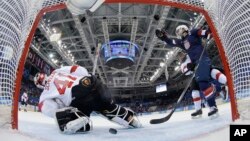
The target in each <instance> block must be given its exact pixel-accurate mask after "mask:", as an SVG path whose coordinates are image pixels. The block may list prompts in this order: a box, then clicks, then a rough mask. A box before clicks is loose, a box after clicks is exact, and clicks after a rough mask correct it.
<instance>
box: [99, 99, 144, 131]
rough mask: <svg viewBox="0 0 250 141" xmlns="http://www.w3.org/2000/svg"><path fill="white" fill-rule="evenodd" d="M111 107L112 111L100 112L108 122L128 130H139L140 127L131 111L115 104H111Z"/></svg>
mask: <svg viewBox="0 0 250 141" xmlns="http://www.w3.org/2000/svg"><path fill="white" fill-rule="evenodd" d="M112 107H113V109H112V110H104V111H103V112H102V114H103V115H104V116H105V117H106V118H108V119H109V120H111V121H113V122H115V123H118V124H120V125H122V126H125V127H128V128H139V127H141V126H142V125H141V123H140V121H139V120H138V118H137V117H136V115H135V113H134V112H133V111H132V110H130V109H127V108H124V107H121V106H119V105H116V104H113V105H112Z"/></svg>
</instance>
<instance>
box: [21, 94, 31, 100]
mask: <svg viewBox="0 0 250 141" xmlns="http://www.w3.org/2000/svg"><path fill="white" fill-rule="evenodd" d="M28 99H29V97H28V94H27V93H26V92H23V95H22V97H21V101H24V102H27V101H28Z"/></svg>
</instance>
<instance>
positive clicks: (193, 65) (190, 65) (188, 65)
mask: <svg viewBox="0 0 250 141" xmlns="http://www.w3.org/2000/svg"><path fill="white" fill-rule="evenodd" d="M194 68H195V64H194V63H188V64H187V69H188V70H190V71H194Z"/></svg>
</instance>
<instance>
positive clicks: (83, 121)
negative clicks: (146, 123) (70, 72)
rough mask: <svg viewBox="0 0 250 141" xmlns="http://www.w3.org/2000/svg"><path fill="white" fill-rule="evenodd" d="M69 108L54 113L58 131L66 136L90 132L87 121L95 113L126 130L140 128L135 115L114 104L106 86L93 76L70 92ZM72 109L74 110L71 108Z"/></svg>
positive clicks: (88, 121)
mask: <svg viewBox="0 0 250 141" xmlns="http://www.w3.org/2000/svg"><path fill="white" fill-rule="evenodd" d="M71 92H72V102H71V104H70V106H72V107H67V108H63V109H60V110H58V111H57V112H56V120H57V123H58V126H59V129H60V131H62V132H63V133H66V134H72V133H84V132H87V131H90V130H92V122H91V120H90V119H89V117H90V114H91V112H92V111H95V112H97V113H99V114H101V115H103V116H104V117H106V119H108V120H110V121H112V122H115V123H117V124H120V125H122V126H124V127H127V128H138V127H141V123H140V122H139V120H138V118H137V117H136V115H135V113H134V112H133V111H132V110H130V109H127V108H125V107H121V106H119V105H117V104H114V103H113V101H112V99H111V94H110V92H109V91H108V88H107V87H106V85H103V84H102V83H101V82H100V81H99V80H98V79H97V78H96V77H95V76H85V77H83V78H82V79H80V81H79V84H78V85H76V86H74V87H73V88H72V90H71ZM73 107H74V108H73Z"/></svg>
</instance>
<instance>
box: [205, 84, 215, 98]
mask: <svg viewBox="0 0 250 141" xmlns="http://www.w3.org/2000/svg"><path fill="white" fill-rule="evenodd" d="M213 91H214V87H213V86H210V87H209V88H207V89H206V90H205V91H203V93H204V95H205V97H209V96H210V95H211V94H213Z"/></svg>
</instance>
